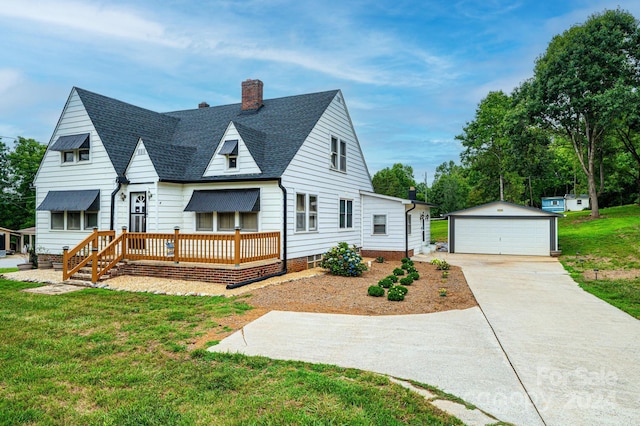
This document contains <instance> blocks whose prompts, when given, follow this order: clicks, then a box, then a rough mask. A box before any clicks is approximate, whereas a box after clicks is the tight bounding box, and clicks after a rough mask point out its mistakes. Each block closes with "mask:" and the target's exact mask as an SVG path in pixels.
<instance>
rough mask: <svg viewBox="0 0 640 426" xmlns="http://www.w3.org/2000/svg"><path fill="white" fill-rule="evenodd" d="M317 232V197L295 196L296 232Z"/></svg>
mask: <svg viewBox="0 0 640 426" xmlns="http://www.w3.org/2000/svg"><path fill="white" fill-rule="evenodd" d="M317 230H318V196H317V195H307V194H296V232H304V231H317Z"/></svg>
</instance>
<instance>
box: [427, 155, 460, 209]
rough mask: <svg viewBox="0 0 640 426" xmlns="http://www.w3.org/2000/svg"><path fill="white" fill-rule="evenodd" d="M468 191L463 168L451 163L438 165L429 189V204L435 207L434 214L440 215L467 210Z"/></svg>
mask: <svg viewBox="0 0 640 426" xmlns="http://www.w3.org/2000/svg"><path fill="white" fill-rule="evenodd" d="M469 191H470V188H469V184H468V183H467V178H466V177H465V169H464V167H462V166H460V165H457V164H455V163H454V162H453V161H449V162H448V163H446V162H445V163H442V164H440V165H439V166H438V167H437V168H436V174H435V177H434V181H433V185H431V188H430V189H429V202H430V203H433V204H435V205H436V206H437V207H436V208H435V209H434V214H436V215H438V214H440V215H442V214H446V213H451V212H453V211H457V210H462V209H465V208H467V207H468V199H469Z"/></svg>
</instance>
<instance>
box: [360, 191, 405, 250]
mask: <svg viewBox="0 0 640 426" xmlns="http://www.w3.org/2000/svg"><path fill="white" fill-rule="evenodd" d="M362 200H363V205H364V206H363V212H364V213H363V215H362V225H363V226H362V239H363V244H362V246H363V247H364V248H365V249H367V250H392V251H404V250H405V217H404V213H405V207H404V205H403V204H402V203H400V202H398V201H395V200H390V199H386V198H379V197H371V196H367V195H364V196H363V197H362ZM374 215H386V217H387V232H386V234H384V235H381V234H374V233H373V216H374Z"/></svg>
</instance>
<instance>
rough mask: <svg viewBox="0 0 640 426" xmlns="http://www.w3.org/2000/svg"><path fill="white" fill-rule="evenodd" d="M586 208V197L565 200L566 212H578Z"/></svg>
mask: <svg viewBox="0 0 640 426" xmlns="http://www.w3.org/2000/svg"><path fill="white" fill-rule="evenodd" d="M578 200H580V201H581V204H578ZM587 208H589V199H588V198H567V199H566V200H565V209H566V210H567V211H568V212H579V211H582V210H584V209H587Z"/></svg>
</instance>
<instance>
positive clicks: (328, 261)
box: [320, 242, 367, 277]
mask: <svg viewBox="0 0 640 426" xmlns="http://www.w3.org/2000/svg"><path fill="white" fill-rule="evenodd" d="M320 266H321V267H322V268H325V269H328V270H329V273H330V274H331V275H341V276H343V277H359V276H360V275H362V272H364V271H366V270H367V265H365V264H364V263H362V256H360V255H359V254H358V253H357V252H356V246H355V245H354V246H353V247H349V245H348V244H347V243H345V242H342V243H338V245H337V246H335V247H333V248H331V250H329V251H328V252H326V253H325V254H324V255H323V256H322V261H321V262H320Z"/></svg>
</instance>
